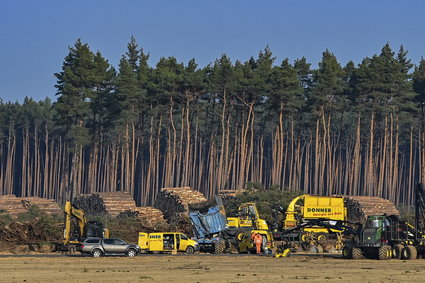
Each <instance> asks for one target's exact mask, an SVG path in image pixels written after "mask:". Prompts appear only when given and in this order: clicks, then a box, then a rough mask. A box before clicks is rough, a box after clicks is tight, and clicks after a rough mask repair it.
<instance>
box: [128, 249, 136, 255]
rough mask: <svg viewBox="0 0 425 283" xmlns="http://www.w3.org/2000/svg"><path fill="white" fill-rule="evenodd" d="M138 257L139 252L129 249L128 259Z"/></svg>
mask: <svg viewBox="0 0 425 283" xmlns="http://www.w3.org/2000/svg"><path fill="white" fill-rule="evenodd" d="M136 255H137V252H136V251H135V250H134V249H129V250H128V252H127V256H128V257H135V256H136Z"/></svg>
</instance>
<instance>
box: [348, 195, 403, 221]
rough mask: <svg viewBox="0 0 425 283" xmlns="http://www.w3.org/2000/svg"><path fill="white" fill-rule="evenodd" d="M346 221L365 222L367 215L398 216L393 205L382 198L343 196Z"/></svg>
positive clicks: (398, 213)
mask: <svg viewBox="0 0 425 283" xmlns="http://www.w3.org/2000/svg"><path fill="white" fill-rule="evenodd" d="M344 199H345V205H346V207H347V218H348V221H352V222H365V221H366V218H367V216H369V215H384V214H386V215H400V212H399V211H398V210H397V208H396V207H395V205H394V204H393V203H392V202H391V201H389V200H387V199H383V198H379V197H370V196H345V197H344Z"/></svg>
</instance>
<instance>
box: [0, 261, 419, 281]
mask: <svg viewBox="0 0 425 283" xmlns="http://www.w3.org/2000/svg"><path fill="white" fill-rule="evenodd" d="M424 278H425V260H412V261H402V260H389V261H378V260H344V259H340V258H335V256H334V257H331V256H320V255H298V254H296V255H293V256H292V257H290V258H283V259H282V258H279V259H277V258H272V257H266V256H256V255H227V256H215V255H190V256H188V255H139V256H137V257H135V258H125V257H109V258H106V257H105V258H90V257H79V256H72V257H71V256H64V257H57V256H52V257H30V256H22V257H8V256H3V257H0V282H283V281H284V282H300V281H314V282H340V281H345V282H347V281H351V282H353V283H354V282H423V280H424Z"/></svg>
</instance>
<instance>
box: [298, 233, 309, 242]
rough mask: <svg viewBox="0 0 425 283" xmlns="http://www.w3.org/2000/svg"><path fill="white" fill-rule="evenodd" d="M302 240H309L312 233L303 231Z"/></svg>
mask: <svg viewBox="0 0 425 283" xmlns="http://www.w3.org/2000/svg"><path fill="white" fill-rule="evenodd" d="M300 240H301V242H307V241H308V240H310V234H309V233H307V232H304V233H302V234H301V237H300Z"/></svg>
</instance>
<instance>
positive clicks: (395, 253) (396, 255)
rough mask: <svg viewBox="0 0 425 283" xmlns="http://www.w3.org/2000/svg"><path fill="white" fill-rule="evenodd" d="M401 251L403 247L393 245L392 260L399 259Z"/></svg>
mask: <svg viewBox="0 0 425 283" xmlns="http://www.w3.org/2000/svg"><path fill="white" fill-rule="evenodd" d="M402 251H403V245H394V246H393V258H395V259H401V254H402Z"/></svg>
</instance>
